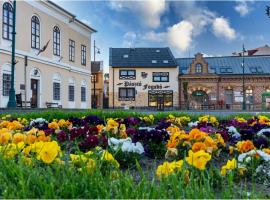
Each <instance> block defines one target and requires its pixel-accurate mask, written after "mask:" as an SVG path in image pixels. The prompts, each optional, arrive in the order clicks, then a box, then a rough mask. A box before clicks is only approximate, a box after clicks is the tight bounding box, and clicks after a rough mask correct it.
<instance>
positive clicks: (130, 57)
mask: <svg viewBox="0 0 270 200" xmlns="http://www.w3.org/2000/svg"><path fill="white" fill-rule="evenodd" d="M109 63H110V71H109V73H110V80H109V82H110V86H109V97H110V98H109V106H110V107H111V108H119V107H122V108H123V107H124V108H127V107H128V108H130V107H134V108H135V107H136V108H147V109H159V110H163V109H173V108H174V107H178V105H179V104H178V100H179V95H178V73H179V72H178V67H177V66H178V64H177V62H176V60H175V58H174V56H173V54H172V52H171V50H170V49H169V48H168V47H166V48H111V49H110V57H109Z"/></svg>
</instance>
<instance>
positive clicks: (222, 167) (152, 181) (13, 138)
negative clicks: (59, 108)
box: [0, 115, 270, 198]
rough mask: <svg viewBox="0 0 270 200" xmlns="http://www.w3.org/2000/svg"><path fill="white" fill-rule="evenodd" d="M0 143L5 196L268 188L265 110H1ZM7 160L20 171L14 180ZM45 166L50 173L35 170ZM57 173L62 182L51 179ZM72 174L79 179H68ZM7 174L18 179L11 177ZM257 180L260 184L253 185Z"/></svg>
mask: <svg viewBox="0 0 270 200" xmlns="http://www.w3.org/2000/svg"><path fill="white" fill-rule="evenodd" d="M0 144H1V145H0V152H1V166H2V168H0V176H1V177H2V185H5V186H4V187H3V189H1V190H0V194H1V197H6V198H7V197H11V198H23V197H28V198H31V197H32V198H34V197H37V196H35V195H41V196H38V197H44V198H54V197H55V198H129V197H130V198H222V197H226V198H236V197H237V198H238V197H244V198H247V197H267V195H268V194H269V192H267V188H269V187H270V181H269V180H270V174H269V171H270V149H269V146H270V119H269V118H268V117H266V116H254V117H252V118H249V119H244V118H240V117H233V118H231V119H227V120H217V118H216V117H214V116H201V117H199V118H198V119H197V120H196V121H194V120H193V121H192V120H191V118H190V117H189V116H180V117H175V116H173V115H168V116H167V117H164V118H161V119H156V118H155V116H153V115H149V116H141V117H125V118H104V119H102V118H99V117H97V116H94V115H90V116H87V117H82V118H78V117H70V118H69V119H54V120H51V121H47V120H45V119H43V118H36V119H29V120H27V119H25V118H16V119H15V118H12V117H11V116H5V117H3V118H2V120H1V121H0ZM8 166H10V167H8ZM9 168H12V169H13V168H16V169H17V171H19V172H20V173H21V174H19V176H18V178H17V179H16V180H15V179H14V177H13V176H11V175H10V173H13V172H12V171H9V170H8V171H7V169H9ZM29 170H30V171H29ZM46 171H49V172H48V174H50V176H46V175H43V173H44V172H45V173H46ZM26 172H27V173H29V177H31V175H33V177H35V176H34V174H39V175H38V177H40V179H36V178H35V179H34V178H33V180H32V179H31V178H30V183H31V184H30V183H29V181H26V179H28V178H29V177H28V178H27V177H26V174H25V173H26ZM55 173H58V174H57V175H55ZM60 174H61V175H63V178H62V179H63V180H62V181H63V182H64V183H66V185H65V187H66V188H65V187H64V186H63V188H61V187H60V188H59V186H57V184H61V178H59V176H60ZM71 174H72V175H71ZM58 179H60V180H58ZM77 179H78V180H80V179H81V181H79V182H76V183H73V182H72V181H75V180H76V181H77ZM31 180H32V181H33V182H31ZM14 181H15V182H16V181H17V182H18V183H16V184H15V185H12V184H14V183H13V182H14ZM88 182H89V183H88ZM112 182H113V183H114V184H111V183H112ZM22 183H24V184H27V185H28V186H29V188H28V187H25V186H24V187H22ZM90 183H91V184H95V187H94V188H95V191H92V190H91V191H90V188H88V187H90V186H89V184H90ZM33 185H38V186H36V187H33ZM48 185H49V186H48ZM91 187H93V185H92V186H91ZM121 187H124V188H125V187H126V191H125V192H123V189H122V188H121ZM41 188H43V190H44V191H43V192H44V193H42V192H40V190H41ZM70 188H73V189H70ZM78 188H83V189H84V191H81V189H80V190H79V189H78ZM258 188H266V191H265V190H264V189H261V191H262V192H259V193H257V192H256V190H258ZM148 189H150V190H148ZM14 191H16V192H14ZM26 191H27V192H26ZM86 191H88V193H87V192H86ZM128 191H129V192H128ZM132 191H136V193H135V194H134V195H132V194H130V192H132ZM159 191H164V193H166V194H161V193H160V192H159ZM129 195H130V196H129ZM268 197H269V196H268Z"/></svg>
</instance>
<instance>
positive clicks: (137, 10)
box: [110, 0, 166, 28]
mask: <svg viewBox="0 0 270 200" xmlns="http://www.w3.org/2000/svg"><path fill="white" fill-rule="evenodd" d="M110 7H111V9H114V10H117V11H122V10H125V9H128V10H129V11H130V12H133V13H134V14H135V15H136V16H138V17H139V18H140V20H141V21H142V22H143V23H144V24H145V25H146V26H147V27H149V28H158V27H159V26H160V18H161V16H162V14H163V13H164V12H165V11H166V1H165V0H147V1H112V0H111V2H110Z"/></svg>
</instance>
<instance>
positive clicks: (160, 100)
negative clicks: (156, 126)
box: [157, 94, 164, 111]
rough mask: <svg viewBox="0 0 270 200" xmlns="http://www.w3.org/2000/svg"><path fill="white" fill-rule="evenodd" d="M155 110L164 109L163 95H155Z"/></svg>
mask: <svg viewBox="0 0 270 200" xmlns="http://www.w3.org/2000/svg"><path fill="white" fill-rule="evenodd" d="M157 110H160V111H163V110H164V95H163V94H158V96H157Z"/></svg>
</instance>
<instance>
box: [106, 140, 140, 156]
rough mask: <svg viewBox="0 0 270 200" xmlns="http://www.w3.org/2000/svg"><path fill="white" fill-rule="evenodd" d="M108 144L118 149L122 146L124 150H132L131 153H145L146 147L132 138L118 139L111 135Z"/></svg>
mask: <svg viewBox="0 0 270 200" xmlns="http://www.w3.org/2000/svg"><path fill="white" fill-rule="evenodd" d="M108 144H109V146H110V147H112V148H113V149H114V150H117V149H118V148H120V147H121V150H122V152H130V153H138V154H142V153H144V148H143V146H142V144H141V143H140V142H136V143H132V140H131V138H129V137H128V138H126V139H116V138H114V137H111V138H109V139H108Z"/></svg>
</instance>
